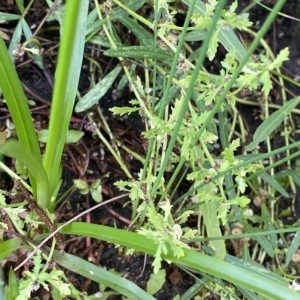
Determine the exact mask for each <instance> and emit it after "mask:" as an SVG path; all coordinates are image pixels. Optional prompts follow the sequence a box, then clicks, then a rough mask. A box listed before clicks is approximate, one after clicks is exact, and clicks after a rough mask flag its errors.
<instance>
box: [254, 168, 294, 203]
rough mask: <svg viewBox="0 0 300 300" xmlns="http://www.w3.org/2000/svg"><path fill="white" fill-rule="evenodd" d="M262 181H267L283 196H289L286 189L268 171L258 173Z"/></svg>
mask: <svg viewBox="0 0 300 300" xmlns="http://www.w3.org/2000/svg"><path fill="white" fill-rule="evenodd" d="M258 176H259V177H260V178H261V179H262V180H263V181H265V182H267V183H268V184H269V185H270V186H271V187H273V188H274V189H275V190H276V191H277V192H279V193H280V194H281V195H282V196H283V197H286V198H289V197H290V195H289V194H288V193H287V191H286V190H285V189H284V188H283V187H282V186H281V185H280V184H279V183H278V182H277V181H276V180H275V179H274V178H273V177H272V176H271V175H269V174H268V173H266V172H264V173H260V174H259V175H258Z"/></svg>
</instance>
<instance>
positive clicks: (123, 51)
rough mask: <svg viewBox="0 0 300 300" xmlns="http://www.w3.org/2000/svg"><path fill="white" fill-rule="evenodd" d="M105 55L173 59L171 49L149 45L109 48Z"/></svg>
mask: <svg viewBox="0 0 300 300" xmlns="http://www.w3.org/2000/svg"><path fill="white" fill-rule="evenodd" d="M104 55H106V56H111V57H135V58H143V59H154V60H172V59H173V56H172V54H171V53H170V52H169V51H166V50H162V49H159V48H154V47H149V46H130V47H119V48H116V49H109V50H107V51H105V52H104Z"/></svg>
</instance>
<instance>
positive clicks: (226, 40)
mask: <svg viewBox="0 0 300 300" xmlns="http://www.w3.org/2000/svg"><path fill="white" fill-rule="evenodd" d="M183 2H184V3H185V4H186V5H188V6H190V5H191V2H192V0H183ZM194 12H198V13H202V14H203V15H205V12H206V6H205V4H204V3H203V2H202V1H197V2H196V4H195V8H194ZM218 40H219V42H220V43H221V44H222V45H223V46H224V48H225V49H226V50H227V51H228V52H230V50H231V49H235V50H236V58H237V60H238V61H239V62H241V61H242V60H243V58H244V56H245V55H246V53H247V51H246V49H245V47H244V46H243V44H242V43H241V42H240V40H239V39H238V38H237V36H236V34H235V33H234V31H233V30H232V29H229V30H224V29H221V30H220V31H219V34H218ZM249 61H252V60H251V59H249Z"/></svg>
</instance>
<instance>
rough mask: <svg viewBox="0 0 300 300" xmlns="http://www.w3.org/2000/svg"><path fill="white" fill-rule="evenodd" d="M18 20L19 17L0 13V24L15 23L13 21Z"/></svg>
mask: <svg viewBox="0 0 300 300" xmlns="http://www.w3.org/2000/svg"><path fill="white" fill-rule="evenodd" d="M20 18H21V16H20V15H15V14H8V13H4V12H0V23H1V21H15V20H19V19H20Z"/></svg>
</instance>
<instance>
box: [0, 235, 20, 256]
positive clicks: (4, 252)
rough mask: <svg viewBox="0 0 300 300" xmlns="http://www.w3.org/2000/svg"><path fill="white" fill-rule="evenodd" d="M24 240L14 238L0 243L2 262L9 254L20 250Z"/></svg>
mask: <svg viewBox="0 0 300 300" xmlns="http://www.w3.org/2000/svg"><path fill="white" fill-rule="evenodd" d="M21 245H22V239H20V238H13V239H9V240H7V241H4V242H1V243H0V261H1V260H3V259H4V258H6V257H7V256H8V255H9V254H11V253H13V252H14V251H16V250H18V249H20V247H21Z"/></svg>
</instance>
